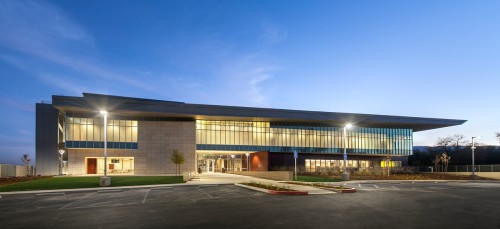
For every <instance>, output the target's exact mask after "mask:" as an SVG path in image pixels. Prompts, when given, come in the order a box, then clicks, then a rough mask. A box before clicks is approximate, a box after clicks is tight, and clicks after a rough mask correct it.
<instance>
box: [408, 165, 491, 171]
mask: <svg viewBox="0 0 500 229" xmlns="http://www.w3.org/2000/svg"><path fill="white" fill-rule="evenodd" d="M404 168H405V169H404V170H406V171H411V172H472V169H473V168H474V171H475V172H500V165H474V167H472V165H449V166H448V168H446V166H441V165H439V166H438V167H434V166H406V167H404Z"/></svg>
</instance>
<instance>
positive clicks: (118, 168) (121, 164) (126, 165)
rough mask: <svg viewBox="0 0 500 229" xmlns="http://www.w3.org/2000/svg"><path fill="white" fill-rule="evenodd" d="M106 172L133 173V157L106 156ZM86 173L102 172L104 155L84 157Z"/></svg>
mask: <svg viewBox="0 0 500 229" xmlns="http://www.w3.org/2000/svg"><path fill="white" fill-rule="evenodd" d="M106 166H107V168H108V174H134V158H133V157H108V158H107V163H106ZM85 167H86V170H87V171H86V173H87V174H104V157H86V158H85Z"/></svg>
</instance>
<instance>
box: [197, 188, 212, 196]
mask: <svg viewBox="0 0 500 229" xmlns="http://www.w3.org/2000/svg"><path fill="white" fill-rule="evenodd" d="M198 190H200V192H202V193H204V194H205V195H207V196H209V197H210V198H211V199H213V198H214V197H213V196H212V195H210V194H208V192H205V190H202V189H200V187H198Z"/></svg>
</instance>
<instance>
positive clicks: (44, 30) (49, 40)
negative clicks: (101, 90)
mask: <svg viewBox="0 0 500 229" xmlns="http://www.w3.org/2000/svg"><path fill="white" fill-rule="evenodd" d="M0 46H4V47H5V48H7V49H10V50H14V51H17V52H18V53H22V54H24V55H26V56H28V57H35V58H38V59H41V60H44V61H49V62H52V63H55V64H57V65H59V66H63V67H65V68H67V69H69V70H72V71H76V72H77V73H79V75H80V76H81V78H82V77H83V78H87V79H99V80H104V81H112V82H113V83H115V84H117V83H122V84H126V85H128V86H131V87H134V88H138V89H141V90H144V91H148V92H153V93H157V94H164V90H161V89H160V88H157V87H156V86H152V85H151V84H148V83H146V82H147V80H144V79H137V78H136V77H134V76H130V75H129V74H128V73H123V72H119V71H117V70H115V69H116V68H113V67H108V66H105V65H102V64H100V63H97V62H96V61H95V60H96V59H99V58H97V55H95V53H96V52H97V50H96V49H95V46H94V39H93V38H92V36H91V35H90V34H89V33H87V32H86V31H85V29H84V28H83V27H81V26H79V25H78V24H77V23H75V22H73V21H72V20H71V18H70V17H68V16H67V15H66V14H65V13H64V12H63V11H62V10H60V9H58V8H57V7H55V6H54V5H51V4H49V3H46V2H42V1H23V0H20V1H0ZM75 53H77V54H75ZM2 59H3V60H7V62H8V63H10V64H13V61H12V60H13V58H6V57H5V56H3V57H2ZM9 59H10V61H9ZM18 62H19V61H18ZM14 65H15V66H17V67H20V68H22V69H24V70H27V69H26V68H25V67H22V66H21V64H17V65H16V64H14ZM28 71H30V72H32V73H37V72H40V71H41V70H40V69H32V68H29V69H28ZM46 74H49V73H46ZM38 77H39V78H41V79H42V80H45V82H50V81H51V80H50V78H47V77H46V75H41V76H38ZM54 81H55V80H54ZM54 86H56V87H60V88H64V89H66V90H68V87H66V86H67V85H66V84H64V83H58V84H55V85H54ZM77 89H79V88H76V89H73V91H72V92H76V91H75V90H77ZM69 90H71V89H69ZM79 93H81V91H80V92H79ZM79 93H78V94H79Z"/></svg>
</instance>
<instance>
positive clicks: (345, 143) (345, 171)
mask: <svg viewBox="0 0 500 229" xmlns="http://www.w3.org/2000/svg"><path fill="white" fill-rule="evenodd" d="M351 127H352V124H350V123H347V124H346V125H345V126H344V172H343V173H342V180H349V173H348V172H347V128H351Z"/></svg>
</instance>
